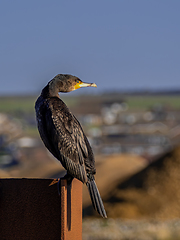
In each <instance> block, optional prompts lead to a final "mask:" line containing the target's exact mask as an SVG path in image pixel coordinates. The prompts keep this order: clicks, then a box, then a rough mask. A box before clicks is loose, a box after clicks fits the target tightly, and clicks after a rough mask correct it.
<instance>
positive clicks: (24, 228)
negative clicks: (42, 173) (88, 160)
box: [0, 179, 82, 240]
mask: <svg viewBox="0 0 180 240" xmlns="http://www.w3.org/2000/svg"><path fill="white" fill-rule="evenodd" d="M51 182H52V179H0V239H2V240H15V239H18V240H31V239H33V240H36V239H37V240H39V239H46V240H58V239H59V240H60V239H61V240H64V239H65V240H69V239H74V240H75V239H77V240H79V239H82V237H81V232H82V184H81V183H80V182H79V181H78V180H73V182H72V187H71V188H70V190H68V187H67V183H66V180H62V181H61V196H59V195H58V191H57V184H54V185H52V186H49V185H50V183H51ZM62 183H63V184H62ZM69 191H70V193H69ZM68 194H70V200H71V201H70V202H68V203H67V202H66V201H69V200H68V199H69V195H68ZM63 196H64V197H63ZM69 203H71V204H70V205H69ZM63 206H64V207H65V209H64V207H63ZM69 209H70V212H69ZM67 214H69V215H67ZM62 216H64V220H65V219H66V220H65V222H62V219H63V217H62ZM74 221H75V223H74ZM77 225H78V226H77ZM74 231H75V232H74ZM76 231H77V232H76ZM72 236H73V237H72Z"/></svg>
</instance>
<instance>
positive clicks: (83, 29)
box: [0, 0, 180, 95]
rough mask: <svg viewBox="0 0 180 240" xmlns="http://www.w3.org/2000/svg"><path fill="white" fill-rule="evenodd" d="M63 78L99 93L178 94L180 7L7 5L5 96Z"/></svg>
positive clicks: (153, 1)
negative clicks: (93, 86) (91, 84)
mask: <svg viewBox="0 0 180 240" xmlns="http://www.w3.org/2000/svg"><path fill="white" fill-rule="evenodd" d="M58 73H70V74H72V75H76V76H78V77H79V78H81V79H82V80H83V81H86V82H95V83H96V84H97V85H98V89H97V90H95V91H104V90H114V89H115V90H117V89H131V90H132V89H141V88H145V89H162V88H163V89H164V88H165V89H167V88H180V1H179V0H168V1H167V0H149V1H148V0H91V1H88V0H63V1H62V0H52V1H50V0H36V1H35V0H31V1H24V0H16V1H14V0H6V1H5V0H2V1H1V2H0V83H1V85H0V95H3V94H28V93H39V91H40V89H41V88H42V87H43V86H45V85H46V83H47V82H48V81H49V80H50V79H52V78H53V77H54V76H55V75H56V74H58ZM87 90H88V91H89V89H87ZM79 91H84V90H79Z"/></svg>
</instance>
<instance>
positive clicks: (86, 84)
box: [74, 82, 97, 89]
mask: <svg viewBox="0 0 180 240" xmlns="http://www.w3.org/2000/svg"><path fill="white" fill-rule="evenodd" d="M82 87H97V85H96V84H95V83H85V82H79V83H77V84H76V85H75V86H74V89H78V88H82Z"/></svg>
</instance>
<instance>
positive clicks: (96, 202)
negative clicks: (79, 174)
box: [86, 179, 107, 218]
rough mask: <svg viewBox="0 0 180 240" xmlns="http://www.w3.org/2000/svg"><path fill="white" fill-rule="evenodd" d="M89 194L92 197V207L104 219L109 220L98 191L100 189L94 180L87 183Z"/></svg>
mask: <svg viewBox="0 0 180 240" xmlns="http://www.w3.org/2000/svg"><path fill="white" fill-rule="evenodd" d="M86 185H87V187H88V190H89V194H90V197H91V201H92V205H93V207H94V209H95V210H96V211H97V212H98V213H99V214H100V215H101V216H102V217H103V218H107V215H106V211H105V209H104V205H103V202H102V199H101V196H100V193H99V191H98V188H97V186H96V183H95V181H94V179H92V180H91V179H89V181H88V182H87V183H86Z"/></svg>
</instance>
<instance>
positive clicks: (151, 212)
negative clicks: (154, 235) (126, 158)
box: [105, 147, 180, 219]
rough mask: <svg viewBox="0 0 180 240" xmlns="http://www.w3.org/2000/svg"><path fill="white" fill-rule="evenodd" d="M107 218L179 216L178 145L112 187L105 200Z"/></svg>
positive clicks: (179, 151)
mask: <svg viewBox="0 0 180 240" xmlns="http://www.w3.org/2000/svg"><path fill="white" fill-rule="evenodd" d="M105 208H106V210H107V214H108V216H109V217H113V218H116V217H120V218H131V219H137V218H147V217H148V218H158V219H173V218H179V217H180V147H177V148H176V149H175V150H173V151H171V152H169V153H167V154H165V155H164V156H162V157H161V158H160V159H158V160H157V161H155V162H153V163H152V164H150V165H149V166H147V167H146V168H145V169H143V170H141V171H140V172H138V173H137V174H134V175H133V176H132V177H130V178H129V179H127V180H126V181H124V182H119V185H118V186H116V187H114V188H113V187H112V189H111V193H110V194H109V197H107V198H106V199H105Z"/></svg>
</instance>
